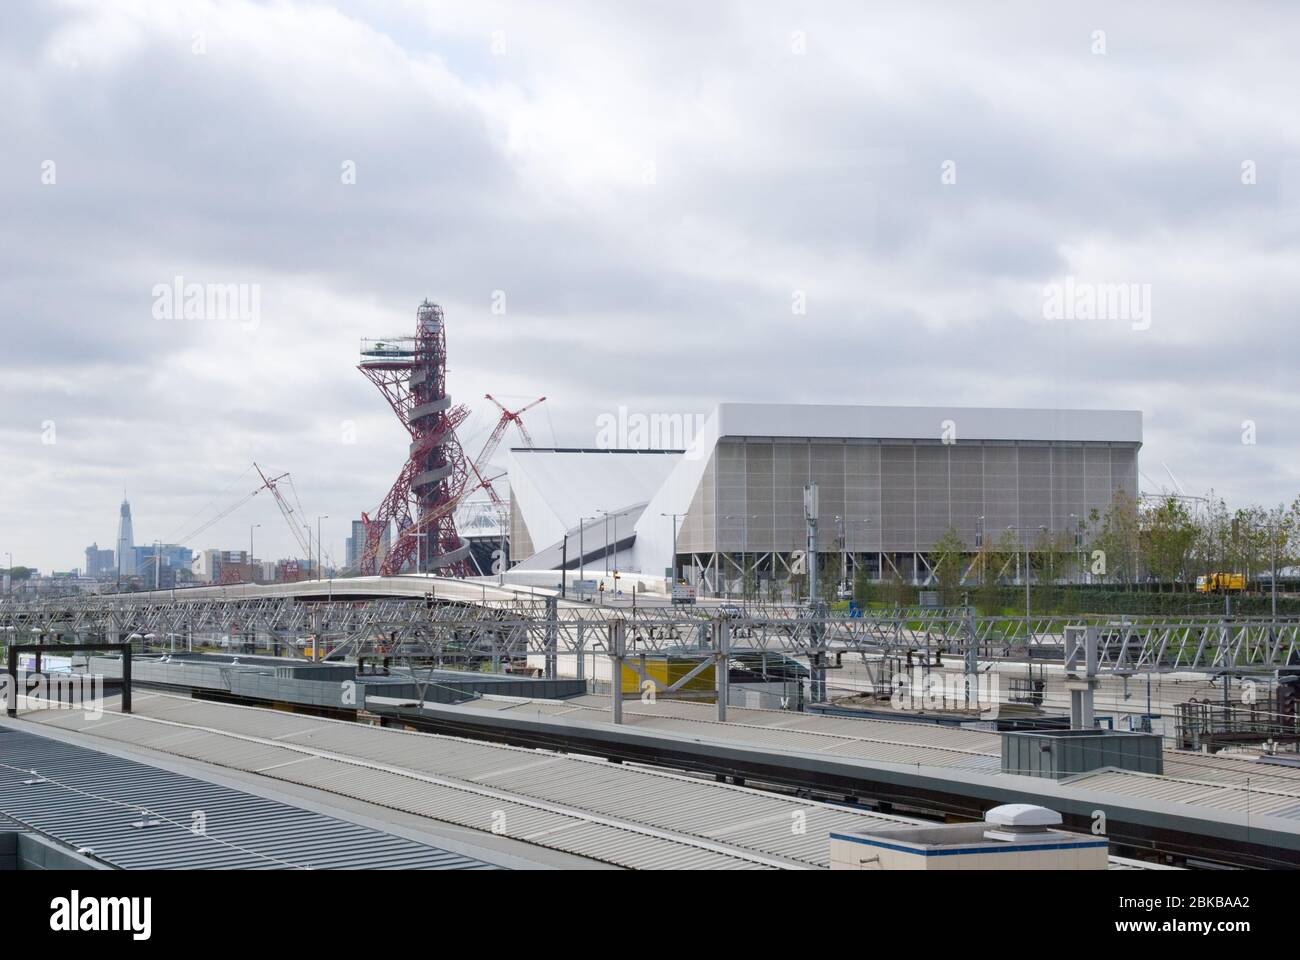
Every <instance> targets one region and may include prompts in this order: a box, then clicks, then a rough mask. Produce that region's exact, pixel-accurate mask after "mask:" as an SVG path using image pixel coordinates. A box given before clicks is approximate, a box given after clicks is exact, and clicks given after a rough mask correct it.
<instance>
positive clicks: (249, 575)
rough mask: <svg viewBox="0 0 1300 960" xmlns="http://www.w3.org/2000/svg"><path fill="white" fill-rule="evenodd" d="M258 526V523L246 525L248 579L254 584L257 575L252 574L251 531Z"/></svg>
mask: <svg viewBox="0 0 1300 960" xmlns="http://www.w3.org/2000/svg"><path fill="white" fill-rule="evenodd" d="M260 526H261V524H260V523H250V524H249V525H248V578H249V579H250V580H252V581H253V582H254V583H256V582H257V575H256V574H254V573H253V531H254V530H256V529H257V528H258V527H260Z"/></svg>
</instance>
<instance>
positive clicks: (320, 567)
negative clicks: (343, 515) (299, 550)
mask: <svg viewBox="0 0 1300 960" xmlns="http://www.w3.org/2000/svg"><path fill="white" fill-rule="evenodd" d="M328 519H329V514H328V513H326V514H321V515H320V516H319V517H317V518H316V579H317V580H324V579H325V545H324V544H323V543H322V542H321V538H320V522H321V521H322V520H328Z"/></svg>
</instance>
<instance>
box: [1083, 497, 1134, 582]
mask: <svg viewBox="0 0 1300 960" xmlns="http://www.w3.org/2000/svg"><path fill="white" fill-rule="evenodd" d="M1094 519H1095V531H1096V532H1095V533H1094V535H1093V539H1092V544H1091V545H1090V546H1091V551H1092V552H1093V553H1097V552H1098V551H1099V552H1100V556H1099V557H1097V558H1096V559H1097V560H1099V561H1100V564H1101V570H1102V571H1103V572H1101V573H1100V574H1099V575H1100V576H1101V577H1102V578H1103V579H1108V580H1112V581H1114V582H1117V583H1124V584H1130V585H1131V584H1133V583H1135V582H1137V578H1138V532H1139V523H1138V505H1137V501H1136V500H1135V499H1134V498H1133V497H1131V496H1129V494H1128V492H1127V491H1125V490H1117V491H1116V492H1115V496H1114V497H1112V498H1111V501H1110V504H1109V505H1108V506H1107V507H1106V512H1105V513H1104V514H1102V515H1101V516H1100V517H1097V516H1096V514H1095V513H1094Z"/></svg>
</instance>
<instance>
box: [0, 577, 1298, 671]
mask: <svg viewBox="0 0 1300 960" xmlns="http://www.w3.org/2000/svg"><path fill="white" fill-rule="evenodd" d="M615 623H619V624H621V625H622V626H621V628H620V629H622V631H623V633H624V636H625V642H626V644H627V647H626V649H627V650H628V651H635V652H637V653H653V654H672V655H674V656H684V657H690V656H707V655H711V654H712V653H714V652H716V650H717V649H718V646H719V643H720V638H721V637H722V636H725V639H726V642H727V644H728V647H729V649H730V651H731V652H733V653H736V652H742V651H746V652H765V653H780V654H785V655H788V656H796V657H808V658H809V659H810V661H811V662H812V664H813V666H814V668H816V667H817V666H818V665H819V661H821V660H824V659H825V658H828V657H835V656H837V655H838V656H842V655H844V654H863V655H866V656H869V657H910V658H918V659H919V658H921V657H946V658H958V659H959V660H962V661H965V662H966V663H968V664H972V663H975V662H990V661H992V662H1008V663H1061V662H1062V661H1063V659H1064V656H1065V645H1066V632H1067V628H1068V627H1079V626H1089V627H1093V628H1095V630H1096V632H1097V637H1098V658H1097V659H1098V663H1097V666H1098V670H1099V671H1100V673H1102V674H1110V675H1115V676H1129V675H1133V674H1139V673H1169V672H1178V671H1188V672H1203V673H1210V674H1222V673H1231V674H1234V675H1248V674H1271V673H1273V672H1275V671H1278V670H1288V669H1293V670H1298V671H1300V619H1277V620H1274V619H1269V618H1254V617H1239V618H1228V617H1125V618H1118V617H1105V616H1069V617H1065V616H1061V617H1054V616H1038V617H1033V618H1030V619H1026V618H1024V617H980V616H977V615H975V613H974V612H973V611H971V610H968V609H956V610H954V609H952V608H948V609H922V608H915V609H897V610H892V611H887V612H879V613H877V614H875V615H869V616H863V617H851V618H850V617H834V616H818V617H814V616H810V615H809V614H808V612H807V610H806V609H801V608H798V607H794V606H763V607H759V606H754V607H751V608H750V609H749V610H748V611H747V612H746V613H745V614H744V615H741V616H729V615H726V614H724V613H721V612H719V611H718V610H716V609H713V608H708V607H696V608H685V609H683V608H681V607H667V606H659V607H649V606H642V607H639V608H637V609H636V610H632V609H629V608H625V607H609V606H606V607H593V606H590V605H588V604H581V603H569V602H565V601H562V600H559V599H558V598H555V597H539V598H529V597H519V598H516V599H508V600H493V599H486V600H483V601H481V602H480V601H477V600H476V601H473V602H470V601H465V600H455V601H453V600H444V599H440V598H435V597H434V596H432V595H429V596H425V597H409V596H406V597H377V598H365V599H349V598H335V599H332V600H331V599H324V598H322V599H298V598H294V597H290V596H262V597H229V598H211V597H209V598H203V599H193V600H187V599H185V598H183V597H181V596H176V597H174V598H158V597H149V598H140V599H135V598H132V597H130V596H129V595H121V594H118V595H113V596H82V597H71V598H58V599H24V598H21V597H18V598H12V599H8V600H5V601H3V602H0V636H2V637H3V638H4V639H5V640H6V641H8V642H15V643H18V644H25V643H35V642H38V641H40V640H42V639H44V640H52V639H54V638H63V639H65V640H68V641H71V640H73V639H79V640H88V639H111V638H119V639H120V640H121V641H123V642H126V641H129V642H132V643H134V644H136V645H137V647H138V648H139V649H140V650H141V651H142V652H148V651H151V650H152V651H160V652H161V651H167V650H177V649H185V648H187V647H188V646H190V645H193V646H201V645H210V644H211V642H212V641H213V640H214V639H215V638H218V637H225V638H228V640H233V639H235V638H244V639H243V641H242V642H243V643H244V644H246V645H248V648H249V650H250V652H251V649H252V648H253V647H264V648H265V649H266V650H267V651H276V650H277V649H278V650H279V651H280V652H288V651H291V650H293V649H296V648H298V647H299V646H301V644H300V643H299V641H302V640H303V639H304V638H307V637H311V638H315V639H317V640H318V641H320V642H321V645H322V646H325V647H328V648H329V649H330V650H331V651H332V653H331V654H330V658H331V659H344V658H351V657H356V656H361V655H369V654H374V653H384V652H391V651H392V650H394V649H395V648H397V647H399V646H401V645H412V644H414V645H417V646H418V647H419V648H420V649H423V650H427V651H428V653H429V655H430V656H434V657H438V658H441V659H444V660H447V661H454V660H456V659H457V658H463V659H467V660H473V659H475V658H479V657H488V658H491V659H492V660H494V661H496V662H506V661H508V660H510V659H517V658H521V657H525V656H527V655H529V654H550V655H557V654H561V653H565V654H580V655H590V654H596V653H604V654H610V653H611V650H612V647H611V636H612V634H613V629H614V624H615Z"/></svg>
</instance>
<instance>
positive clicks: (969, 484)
mask: <svg viewBox="0 0 1300 960" xmlns="http://www.w3.org/2000/svg"><path fill="white" fill-rule="evenodd" d="M1137 453H1138V445H1137V444H1135V443H1133V444H1119V443H1050V442H1041V443H1035V442H1030V441H1024V442H1021V441H996V440H971V441H960V442H957V443H953V444H944V443H942V442H939V441H928V440H916V441H910V442H909V441H899V440H879V441H873V440H858V439H846V440H840V441H825V440H792V439H784V438H778V439H766V438H726V439H723V440H721V441H719V442H718V444H717V446H716V447H715V449H714V452H713V455H712V457H711V461H710V463H709V465H708V467H707V468H706V470H705V471H704V474H703V477H702V480H701V483H700V488H699V490H697V492H696V496H695V497H694V498H693V501H692V504H691V513H690V514H689V515H688V517H687V519H686V521H685V523H683V525H682V530H681V534H680V538H679V553H712V552H715V551H716V552H723V553H740V552H742V551H745V552H748V553H759V552H768V551H777V552H789V551H793V550H799V549H802V548H803V547H804V543H805V524H804V519H803V487H804V484H806V483H809V482H812V481H816V483H817V485H818V491H819V499H820V507H821V509H820V513H821V522H820V524H819V530H818V549H819V550H824V551H828V552H829V551H835V550H838V549H839V545H838V542H837V537H838V536H839V535H840V532H841V531H840V524H839V523H837V521H836V519H835V518H836V517H842V518H844V522H843V535H844V538H845V548H846V549H847V550H848V551H849V552H859V551H887V552H911V551H919V552H924V551H928V550H930V549H932V548H933V547H934V544H935V542H936V541H937V540H938V539H939V538H940V537H941V536H942V535H943V533H944V532H945V531H946V530H947V529H948V528H949V527H952V528H953V529H955V530H956V531H957V534H958V535H959V536H960V537H961V538H962V540H963V541H964V542H965V543H966V544H967V545H968V546H969V547H971V548H972V549H973V548H974V545H975V542H976V535H977V533H978V532H979V531H980V529H981V528H980V523H981V521H980V519H979V518H981V517H983V521H982V524H983V526H982V530H983V532H984V533H985V535H986V536H989V537H991V538H992V537H997V536H999V535H1000V534H1001V532H1002V531H1003V530H1005V529H1006V528H1007V527H1012V528H1014V529H1015V530H1016V531H1022V530H1023V531H1029V534H1030V538H1031V539H1032V537H1033V536H1036V535H1037V533H1038V529H1039V527H1040V526H1045V527H1047V528H1048V529H1049V530H1051V531H1053V532H1064V531H1069V530H1073V529H1074V527H1075V526H1076V525H1077V523H1078V519H1079V518H1086V517H1087V516H1088V514H1089V513H1090V511H1092V510H1094V509H1095V510H1097V511H1098V512H1102V511H1104V510H1105V509H1106V507H1107V505H1108V504H1109V503H1110V501H1111V499H1112V497H1113V496H1114V494H1115V492H1116V491H1117V490H1121V489H1122V490H1124V491H1126V492H1127V493H1129V494H1130V495H1133V496H1136V495H1137Z"/></svg>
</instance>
